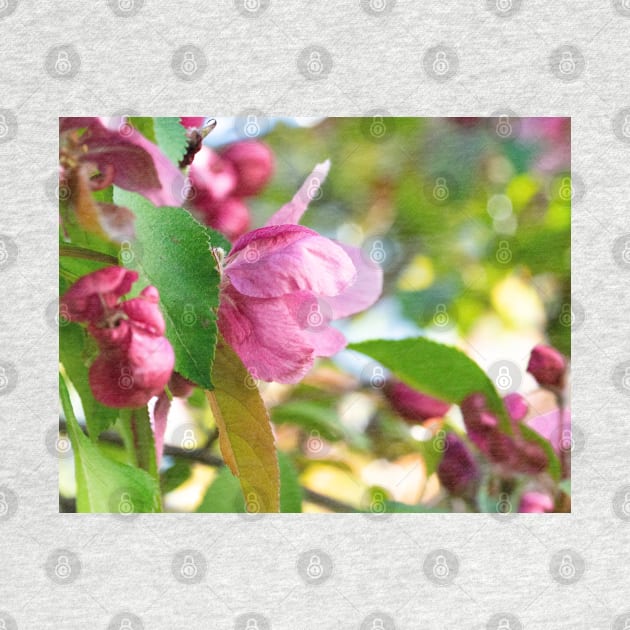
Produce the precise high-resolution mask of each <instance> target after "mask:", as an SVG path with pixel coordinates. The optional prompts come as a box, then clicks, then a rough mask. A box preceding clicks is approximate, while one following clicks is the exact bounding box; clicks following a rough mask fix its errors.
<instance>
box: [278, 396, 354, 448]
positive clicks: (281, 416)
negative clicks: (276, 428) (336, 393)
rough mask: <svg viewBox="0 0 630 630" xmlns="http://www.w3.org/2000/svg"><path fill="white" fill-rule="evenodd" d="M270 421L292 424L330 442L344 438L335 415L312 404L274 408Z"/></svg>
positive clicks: (289, 404) (294, 403)
mask: <svg viewBox="0 0 630 630" xmlns="http://www.w3.org/2000/svg"><path fill="white" fill-rule="evenodd" d="M271 419H272V420H273V422H274V423H275V424H292V425H295V426H298V427H301V428H303V429H305V430H306V431H317V432H318V433H319V434H320V435H321V436H322V437H323V438H324V439H325V440H328V441H330V442H337V441H339V440H341V439H343V438H344V430H343V427H342V426H341V424H340V422H339V418H338V417H337V414H336V413H335V412H334V411H333V410H332V409H330V408H329V407H325V406H322V405H320V404H317V403H314V402H309V401H293V402H289V403H286V404H284V405H280V406H278V407H274V409H273V411H272V414H271Z"/></svg>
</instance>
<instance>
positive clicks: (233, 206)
mask: <svg viewBox="0 0 630 630" xmlns="http://www.w3.org/2000/svg"><path fill="white" fill-rule="evenodd" d="M188 176H189V178H190V184H191V187H190V194H189V195H187V197H188V202H187V206H188V207H189V208H190V209H191V210H192V211H193V213H194V214H195V215H196V216H197V217H198V218H199V219H200V220H201V221H203V222H204V223H205V224H206V225H209V226H210V227H212V228H214V229H215V230H219V231H220V232H222V233H223V234H225V235H226V236H227V237H228V238H229V239H235V238H238V237H239V236H241V235H242V234H244V233H245V232H246V231H247V230H248V228H249V224H250V215H249V209H248V208H247V206H246V205H245V203H244V202H243V201H242V199H240V198H238V197H235V196H234V188H235V187H236V181H237V174H236V170H235V169H234V166H233V165H232V164H231V163H230V162H229V161H228V160H224V159H223V158H222V157H221V156H220V155H219V154H217V153H215V152H214V151H213V150H212V149H210V148H209V147H206V146H202V147H201V148H200V149H199V152H198V153H197V154H196V155H195V158H194V160H193V162H192V164H191V165H190V170H189V173H188Z"/></svg>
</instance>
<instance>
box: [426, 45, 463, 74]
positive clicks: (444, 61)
mask: <svg viewBox="0 0 630 630" xmlns="http://www.w3.org/2000/svg"><path fill="white" fill-rule="evenodd" d="M422 63H423V66H424V71H425V72H426V73H427V74H428V75H429V76H430V77H432V78H433V79H435V80H436V81H447V80H449V79H451V78H452V77H454V76H455V75H456V74H457V71H458V69H459V57H458V56H457V53H456V52H455V51H454V50H453V49H452V48H450V47H448V46H444V45H438V46H433V47H431V48H429V49H428V50H427V51H426V52H425V53H424V56H423V58H422Z"/></svg>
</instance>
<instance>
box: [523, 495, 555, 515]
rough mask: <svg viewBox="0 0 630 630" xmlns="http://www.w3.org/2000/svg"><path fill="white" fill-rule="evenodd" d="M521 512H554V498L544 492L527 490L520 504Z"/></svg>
mask: <svg viewBox="0 0 630 630" xmlns="http://www.w3.org/2000/svg"><path fill="white" fill-rule="evenodd" d="M518 511H519V512H529V513H535V512H552V511H553V499H552V498H551V497H550V496H549V495H548V494H543V493H542V492H525V493H524V494H523V496H522V497H521V501H520V503H519V506H518Z"/></svg>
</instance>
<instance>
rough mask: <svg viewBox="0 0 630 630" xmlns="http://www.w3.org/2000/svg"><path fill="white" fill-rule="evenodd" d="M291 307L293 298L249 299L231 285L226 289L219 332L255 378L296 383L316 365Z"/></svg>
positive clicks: (310, 348)
mask: <svg viewBox="0 0 630 630" xmlns="http://www.w3.org/2000/svg"><path fill="white" fill-rule="evenodd" d="M292 306H293V300H291V299H289V300H287V299H285V298H268V299H262V298H255V297H248V296H244V295H242V294H240V293H239V292H238V291H237V290H236V289H235V288H234V287H232V286H230V285H228V286H227V287H226V288H225V289H224V290H223V292H222V294H221V305H220V307H219V321H218V324H219V330H220V331H221V333H222V335H223V336H224V337H225V340H226V341H227V343H228V344H229V345H230V346H231V347H232V348H233V349H234V351H235V352H236V353H237V354H238V356H239V357H240V359H241V361H243V363H244V364H245V366H246V367H247V369H248V370H249V372H250V373H251V375H252V376H253V377H254V378H256V379H262V380H264V381H278V382H280V383H297V382H298V381H299V380H300V379H301V378H302V377H303V376H304V375H305V374H306V373H307V372H308V370H309V369H310V368H311V366H312V365H313V348H312V347H311V346H310V345H309V343H308V340H307V339H305V335H304V331H303V330H302V329H301V328H300V327H299V324H298V323H297V321H296V319H295V314H294V313H293V312H292Z"/></svg>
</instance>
